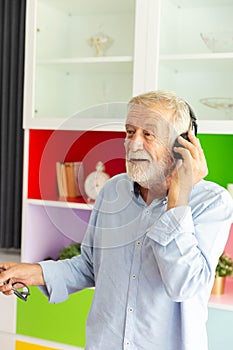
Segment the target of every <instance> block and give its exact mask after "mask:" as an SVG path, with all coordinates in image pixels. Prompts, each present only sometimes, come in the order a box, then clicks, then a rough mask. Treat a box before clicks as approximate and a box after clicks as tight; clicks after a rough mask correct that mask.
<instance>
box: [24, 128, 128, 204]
mask: <svg viewBox="0 0 233 350" xmlns="http://www.w3.org/2000/svg"><path fill="white" fill-rule="evenodd" d="M124 139H125V133H124V132H115V131H114V132H112V131H106V132H105V131H85V132H84V131H69V130H30V131H29V169H28V178H29V181H28V198H31V199H33V198H34V199H45V200H56V199H57V197H58V194H57V184H56V162H64V161H67V162H74V161H82V162H83V164H84V172H85V176H87V175H88V174H89V173H90V172H92V171H94V170H95V166H96V163H97V162H98V161H100V160H101V161H102V162H103V163H104V164H105V168H106V172H107V173H108V174H109V175H110V176H114V175H116V174H118V173H122V172H125V150H124ZM72 201H74V202H76V201H77V202H80V201H81V202H82V199H81V198H77V199H75V200H72Z"/></svg>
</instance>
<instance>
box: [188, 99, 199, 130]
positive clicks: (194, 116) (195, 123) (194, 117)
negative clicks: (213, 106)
mask: <svg viewBox="0 0 233 350" xmlns="http://www.w3.org/2000/svg"><path fill="white" fill-rule="evenodd" d="M185 103H186V105H187V107H188V110H189V115H190V118H191V123H192V131H193V132H194V135H195V136H196V135H197V129H198V125H197V117H196V115H195V113H194V111H193V109H192V107H191V106H190V105H189V104H188V102H186V101H185Z"/></svg>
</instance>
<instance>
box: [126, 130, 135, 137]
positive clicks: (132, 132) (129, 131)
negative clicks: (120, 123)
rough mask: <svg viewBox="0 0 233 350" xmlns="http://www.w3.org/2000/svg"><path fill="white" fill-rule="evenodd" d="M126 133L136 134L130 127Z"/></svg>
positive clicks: (129, 134)
mask: <svg viewBox="0 0 233 350" xmlns="http://www.w3.org/2000/svg"><path fill="white" fill-rule="evenodd" d="M126 134H127V135H128V136H132V135H133V134H134V130H131V129H128V130H126Z"/></svg>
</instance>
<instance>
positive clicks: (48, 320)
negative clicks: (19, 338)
mask: <svg viewBox="0 0 233 350" xmlns="http://www.w3.org/2000/svg"><path fill="white" fill-rule="evenodd" d="M30 292H31V295H30V297H29V298H28V301H27V302H24V301H21V300H18V302H17V323H16V332H17V334H22V335H26V336H30V337H35V338H40V339H46V340H50V341H55V342H58V343H62V344H68V345H73V346H78V347H81V348H84V347H85V342H86V336H85V333H86V320H87V315H88V313H89V310H90V306H91V302H92V299H93V295H94V290H93V289H86V290H83V291H80V292H78V293H75V294H72V295H70V297H69V299H68V300H66V301H65V302H63V303H59V304H50V303H49V302H48V299H47V298H46V297H45V296H44V295H43V294H42V292H41V291H40V290H39V289H38V288H37V287H31V288H30Z"/></svg>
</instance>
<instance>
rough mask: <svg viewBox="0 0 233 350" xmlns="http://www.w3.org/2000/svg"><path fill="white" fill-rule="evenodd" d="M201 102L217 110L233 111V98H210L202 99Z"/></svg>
mask: <svg viewBox="0 0 233 350" xmlns="http://www.w3.org/2000/svg"><path fill="white" fill-rule="evenodd" d="M200 102H201V103H202V104H204V105H205V106H208V107H211V108H215V109H224V110H226V111H227V110H228V111H229V110H233V97H208V98H202V99H201V100H200Z"/></svg>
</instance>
